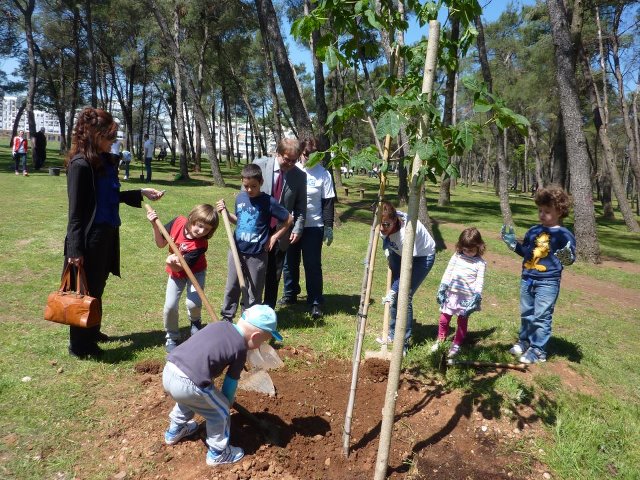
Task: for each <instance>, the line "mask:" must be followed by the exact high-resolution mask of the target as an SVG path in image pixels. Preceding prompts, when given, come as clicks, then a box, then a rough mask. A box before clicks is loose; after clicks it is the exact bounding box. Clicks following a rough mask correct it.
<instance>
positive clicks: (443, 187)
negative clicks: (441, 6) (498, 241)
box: [438, 9, 460, 207]
mask: <svg viewBox="0 0 640 480" xmlns="http://www.w3.org/2000/svg"><path fill="white" fill-rule="evenodd" d="M449 10H450V11H451V9H449ZM449 36H450V40H451V42H450V45H452V46H451V47H450V48H449V57H450V58H455V59H456V60H457V58H458V47H457V45H458V41H459V40H460V19H459V18H458V17H457V16H453V17H452V19H451V32H449ZM456 65H457V64H456ZM457 74H458V72H457V70H456V69H455V68H454V69H451V70H449V71H448V72H447V83H446V86H445V93H444V108H443V110H444V113H443V115H442V126H443V127H448V126H451V125H453V124H454V120H453V117H454V110H455V108H456V105H455V101H454V98H455V91H456V86H457V82H456V76H457ZM451 160H452V158H450V159H449V161H451ZM450 203H451V177H450V176H449V175H448V174H447V173H443V174H442V182H441V183H440V195H439V196H438V206H439V207H444V206H446V205H449V204H450Z"/></svg>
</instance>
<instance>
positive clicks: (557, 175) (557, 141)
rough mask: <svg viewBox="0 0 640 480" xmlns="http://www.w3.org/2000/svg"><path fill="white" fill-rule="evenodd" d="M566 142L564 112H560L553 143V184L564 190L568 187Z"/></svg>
mask: <svg viewBox="0 0 640 480" xmlns="http://www.w3.org/2000/svg"><path fill="white" fill-rule="evenodd" d="M565 140H566V139H565V133H564V122H563V121H562V112H560V113H559V114H558V124H557V125H556V132H555V137H554V142H553V157H552V160H553V161H552V162H551V183H553V184H556V185H560V186H562V187H564V188H566V187H567V143H566V141H565Z"/></svg>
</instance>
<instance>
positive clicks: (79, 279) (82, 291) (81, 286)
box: [76, 265, 90, 296]
mask: <svg viewBox="0 0 640 480" xmlns="http://www.w3.org/2000/svg"><path fill="white" fill-rule="evenodd" d="M77 270H78V273H77V275H76V293H77V294H78V295H88V296H90V295H89V287H88V286H87V275H86V274H85V273H84V267H83V266H82V265H79V266H78V267H77Z"/></svg>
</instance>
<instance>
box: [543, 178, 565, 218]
mask: <svg viewBox="0 0 640 480" xmlns="http://www.w3.org/2000/svg"><path fill="white" fill-rule="evenodd" d="M534 201H535V202H536V205H537V206H539V207H553V208H555V209H556V210H557V211H558V215H559V216H560V218H565V217H566V216H567V215H569V208H570V207H571V198H569V194H567V192H565V191H564V189H563V188H562V187H560V186H559V185H550V186H548V187H545V188H541V189H540V190H538V191H537V192H536V196H535V199H534Z"/></svg>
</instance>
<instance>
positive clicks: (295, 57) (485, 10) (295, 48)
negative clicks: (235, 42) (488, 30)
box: [284, 0, 535, 72]
mask: <svg viewBox="0 0 640 480" xmlns="http://www.w3.org/2000/svg"><path fill="white" fill-rule="evenodd" d="M510 4H511V5H513V6H514V7H515V8H516V10H519V9H520V7H521V6H523V5H533V4H535V0H480V5H482V20H483V23H490V22H494V21H495V20H497V19H498V17H499V16H500V14H501V13H502V12H504V11H505V10H506V9H507V7H508V6H509V5H510ZM440 20H441V21H444V18H440ZM289 29H290V27H289V26H285V27H284V30H285V31H289ZM427 33H428V28H427V26H426V25H425V26H423V27H420V25H418V22H416V21H415V19H413V20H412V21H410V22H409V30H407V32H406V34H405V43H407V44H411V43H415V42H417V41H418V40H420V38H421V37H422V36H426V35H427ZM287 48H288V49H289V55H290V57H291V61H292V62H293V64H294V65H297V64H300V63H304V64H305V65H307V72H311V71H313V68H312V66H311V52H310V51H309V50H307V49H306V48H304V47H302V46H301V45H299V44H298V43H296V42H294V41H293V39H291V38H289V39H288V41H287Z"/></svg>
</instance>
